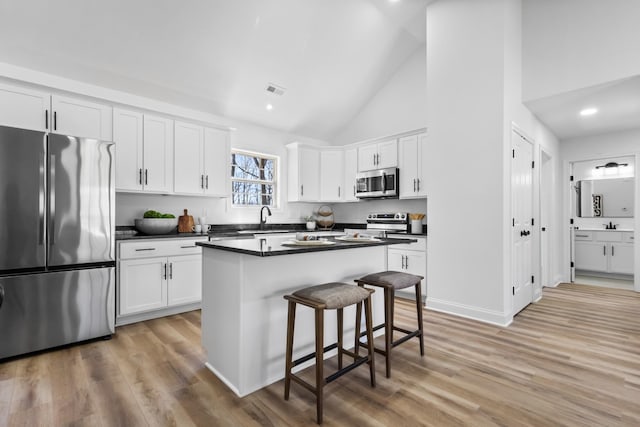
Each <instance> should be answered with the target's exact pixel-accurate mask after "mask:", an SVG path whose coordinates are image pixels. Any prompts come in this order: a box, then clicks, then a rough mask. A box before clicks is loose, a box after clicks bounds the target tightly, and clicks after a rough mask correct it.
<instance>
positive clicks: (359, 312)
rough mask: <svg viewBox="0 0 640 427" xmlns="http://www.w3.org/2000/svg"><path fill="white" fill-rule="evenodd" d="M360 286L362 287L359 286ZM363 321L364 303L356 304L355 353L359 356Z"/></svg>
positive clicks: (354, 359)
mask: <svg viewBox="0 0 640 427" xmlns="http://www.w3.org/2000/svg"><path fill="white" fill-rule="evenodd" d="M358 286H360V285H358ZM361 319H362V302H359V303H357V304H356V342H355V343H354V347H353V353H354V354H356V355H357V354H359V351H360V321H361ZM356 360H357V357H355V356H354V358H353V361H354V362H355V361H356Z"/></svg>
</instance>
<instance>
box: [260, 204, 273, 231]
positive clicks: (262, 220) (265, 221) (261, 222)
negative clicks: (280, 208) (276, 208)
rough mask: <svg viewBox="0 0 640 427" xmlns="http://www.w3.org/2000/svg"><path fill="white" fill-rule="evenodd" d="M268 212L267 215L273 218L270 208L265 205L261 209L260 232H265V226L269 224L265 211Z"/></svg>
mask: <svg viewBox="0 0 640 427" xmlns="http://www.w3.org/2000/svg"><path fill="white" fill-rule="evenodd" d="M265 209H266V210H267V214H268V215H269V216H271V209H269V206H267V205H264V206H263V207H262V208H261V209H260V230H264V226H265V224H266V223H267V217H266V216H264V210H265Z"/></svg>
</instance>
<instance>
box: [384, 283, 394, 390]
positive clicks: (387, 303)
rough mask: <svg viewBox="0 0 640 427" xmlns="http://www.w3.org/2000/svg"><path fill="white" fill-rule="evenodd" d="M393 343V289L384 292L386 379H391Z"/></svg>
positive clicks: (386, 289)
mask: <svg viewBox="0 0 640 427" xmlns="http://www.w3.org/2000/svg"><path fill="white" fill-rule="evenodd" d="M392 342H393V289H390V288H385V290H384V350H385V355H384V357H385V364H386V374H387V378H390V377H391V343H392Z"/></svg>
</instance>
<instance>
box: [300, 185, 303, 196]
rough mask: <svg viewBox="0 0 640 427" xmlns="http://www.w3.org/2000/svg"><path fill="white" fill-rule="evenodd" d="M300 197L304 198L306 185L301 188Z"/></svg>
mask: <svg viewBox="0 0 640 427" xmlns="http://www.w3.org/2000/svg"><path fill="white" fill-rule="evenodd" d="M300 196H304V185H301V186H300Z"/></svg>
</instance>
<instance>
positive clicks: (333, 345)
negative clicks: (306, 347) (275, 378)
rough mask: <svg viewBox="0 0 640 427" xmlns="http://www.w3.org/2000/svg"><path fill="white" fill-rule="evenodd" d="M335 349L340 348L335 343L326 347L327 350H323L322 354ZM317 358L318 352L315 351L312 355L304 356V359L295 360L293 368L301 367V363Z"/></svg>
mask: <svg viewBox="0 0 640 427" xmlns="http://www.w3.org/2000/svg"><path fill="white" fill-rule="evenodd" d="M334 348H338V343H333V344H331V345H328V346H326V347H325V348H323V349H322V352H323V353H326V352H327V351H331V350H333V349H334ZM315 357H316V352H315V351H314V352H312V353H309V354H307V355H306V356H302V357H300V358H298V359H296V360H294V361H293V362H292V365H291V366H292V367H294V368H295V367H296V366H298V365H300V364H301V363H304V362H307V361H309V360H311V359H315Z"/></svg>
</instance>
